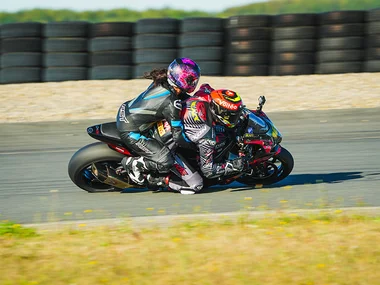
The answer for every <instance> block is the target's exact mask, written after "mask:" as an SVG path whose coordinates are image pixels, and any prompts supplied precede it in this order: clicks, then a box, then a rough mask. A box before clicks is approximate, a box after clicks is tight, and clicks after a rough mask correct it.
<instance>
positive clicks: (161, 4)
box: [0, 0, 265, 12]
mask: <svg viewBox="0 0 380 285" xmlns="http://www.w3.org/2000/svg"><path fill="white" fill-rule="evenodd" d="M3 1H5V3H4V2H3ZM260 1H265V0H177V1H175V0H90V1H88V0H87V1H81V0H63V1H59V0H58V1H57V0H2V2H3V3H2V5H1V6H0V11H2V12H16V11H19V10H25V9H33V8H45V9H70V10H75V11H83V10H111V9H116V8H128V9H131V10H136V11H142V10H147V9H160V8H168V7H169V8H173V9H180V10H186V11H191V10H200V11H206V12H220V11H223V10H225V9H227V8H230V7H235V6H241V5H246V4H250V3H254V2H260Z"/></svg>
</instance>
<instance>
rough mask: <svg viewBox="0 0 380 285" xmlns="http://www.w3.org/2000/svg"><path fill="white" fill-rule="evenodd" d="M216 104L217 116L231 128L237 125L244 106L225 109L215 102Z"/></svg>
mask: <svg viewBox="0 0 380 285" xmlns="http://www.w3.org/2000/svg"><path fill="white" fill-rule="evenodd" d="M214 106H215V108H216V110H215V111H216V116H217V117H218V119H219V120H220V121H221V122H222V123H223V124H224V125H226V126H227V127H229V128H233V127H235V126H236V124H237V123H238V122H239V118H240V115H241V111H242V108H239V109H238V110H236V111H230V110H227V109H224V108H223V107H221V106H219V105H217V104H214Z"/></svg>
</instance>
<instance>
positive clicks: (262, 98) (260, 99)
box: [259, 96, 266, 105]
mask: <svg viewBox="0 0 380 285" xmlns="http://www.w3.org/2000/svg"><path fill="white" fill-rule="evenodd" d="M265 101H266V99H265V96H260V97H259V105H264V104H265Z"/></svg>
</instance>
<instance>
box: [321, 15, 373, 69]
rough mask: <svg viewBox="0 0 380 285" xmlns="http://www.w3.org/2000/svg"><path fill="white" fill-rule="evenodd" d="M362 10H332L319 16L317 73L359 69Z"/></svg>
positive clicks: (361, 46) (361, 58)
mask: <svg viewBox="0 0 380 285" xmlns="http://www.w3.org/2000/svg"><path fill="white" fill-rule="evenodd" d="M365 13H366V12H365V11H335V12H327V13H323V14H321V15H320V16H319V42H318V52H317V68H316V73H318V74H332V73H349V72H361V71H362V69H363V68H362V67H363V60H364V30H365V23H364V21H365Z"/></svg>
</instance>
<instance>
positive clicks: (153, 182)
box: [146, 173, 170, 191]
mask: <svg viewBox="0 0 380 285" xmlns="http://www.w3.org/2000/svg"><path fill="white" fill-rule="evenodd" d="M169 179H170V176H169V175H167V176H158V175H157V174H151V173H149V174H148V175H147V176H146V182H147V187H148V188H149V189H151V190H155V191H159V190H160V189H162V188H166V187H167V186H168V185H169Z"/></svg>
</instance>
